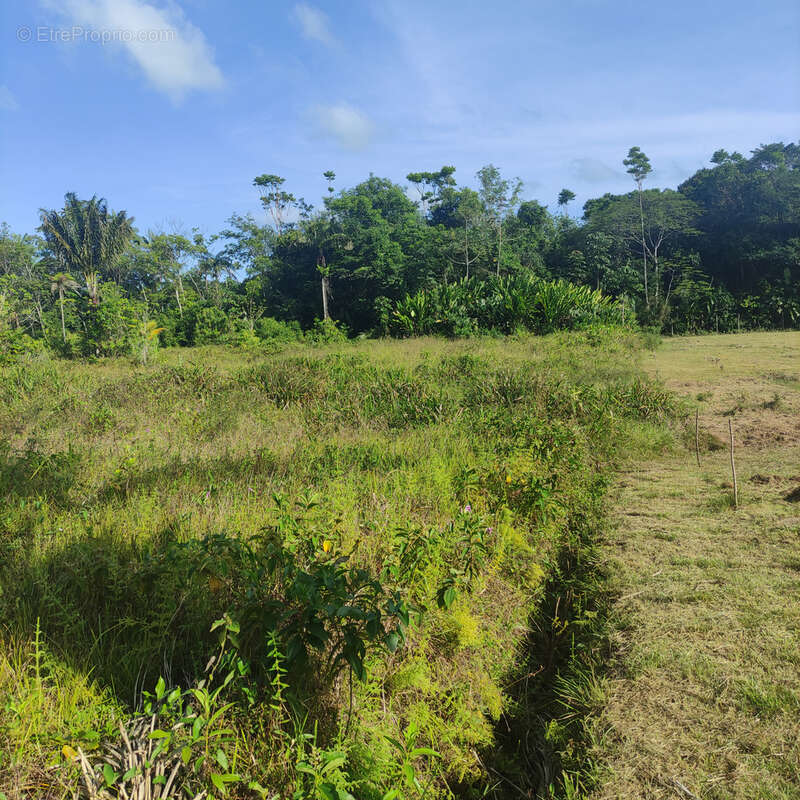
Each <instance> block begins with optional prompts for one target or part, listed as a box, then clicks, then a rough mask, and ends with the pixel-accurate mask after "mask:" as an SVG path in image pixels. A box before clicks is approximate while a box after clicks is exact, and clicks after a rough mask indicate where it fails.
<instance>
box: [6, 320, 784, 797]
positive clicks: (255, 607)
mask: <svg viewBox="0 0 800 800" xmlns="http://www.w3.org/2000/svg"><path fill="white" fill-rule="evenodd" d="M640 353H641V341H640V339H639V338H638V337H637V336H636V335H635V334H631V333H629V332H626V331H621V330H610V331H609V330H594V331H588V332H585V333H581V334H572V335H554V336H550V337H545V338H537V337H533V336H523V337H514V338H503V339H480V340H468V341H456V342H446V341H442V340H434V339H415V340H409V341H378V342H375V341H373V342H366V341H365V342H355V343H347V344H340V345H331V346H327V347H325V346H320V347H311V346H308V345H306V346H299V345H292V346H287V347H285V348H283V349H277V350H276V351H275V352H264V351H259V352H243V351H237V350H233V349H225V348H200V349H195V350H189V351H180V350H172V351H165V352H163V353H162V354H160V358H159V360H158V361H157V362H156V363H154V364H151V365H149V366H147V367H141V366H139V367H136V366H132V365H131V364H130V363H128V362H126V361H124V360H106V361H100V362H98V363H79V362H76V363H69V362H63V361H47V360H44V361H41V362H33V363H26V364H22V365H16V366H11V367H7V368H5V369H4V370H3V373H2V382H0V391H2V405H0V437H1V440H2V445H0V496H2V506H1V507H0V619H2V626H1V627H0V698H2V699H1V700H0V791H3V792H4V793H5V794H6V796H7V797H8V798H9V800H16V799H17V798H21V797H61V796H71V795H72V794H73V793H74V790H75V786H76V785H77V782H78V774H77V768H76V767H75V766H74V764H73V762H72V761H71V756H70V754H71V753H72V752H73V751H74V750H75V749H77V748H81V749H83V750H85V751H86V752H88V753H89V754H90V755H92V756H93V757H95V758H98V759H99V758H101V757H102V752H103V750H102V748H103V742H104V741H106V740H109V739H111V740H113V739H114V738H115V737H117V736H118V733H117V731H118V727H117V726H118V723H119V722H123V723H126V720H128V719H130V717H131V715H132V714H134V713H135V712H136V711H137V710H139V709H141V707H142V703H143V697H144V695H143V693H145V692H148V691H149V692H152V691H153V687H154V686H155V685H156V682H157V680H158V679H159V678H163V679H164V682H165V684H166V685H167V686H168V687H171V686H181V687H183V688H186V687H189V686H193V685H196V683H197V681H198V680H199V679H201V678H202V677H203V675H204V674H205V673H204V670H205V671H206V672H207V668H206V667H205V666H204V665H206V663H207V662H208V660H209V656H210V655H211V654H213V653H214V652H215V651H216V649H217V643H216V642H217V633H214V634H211V633H210V627H211V625H212V623H213V622H214V621H215V620H217V619H220V618H222V617H223V615H224V614H229V615H231V616H232V617H233V618H236V619H237V620H240V621H241V626H242V631H241V643H240V650H239V653H240V655H242V656H243V657H244V658H245V660H246V661H247V662H248V664H249V665H250V668H251V672H250V673H249V674H246V675H244V676H243V677H241V678H237V679H236V680H235V681H234V683H233V684H231V688H230V689H228V690H227V691H228V694H226V695H224V696H223V697H224V698H225V699H226V702H228V701H229V702H230V703H232V705H231V706H230V707H229V708H227V710H226V712H225V717H224V719H225V722H226V724H227V725H228V726H229V727H230V729H231V730H232V731H233V734H232V739H231V741H229V743H228V745H226V746H227V747H228V751H227V756H226V755H225V754H223V757H219V756H218V757H217V758H218V761H219V763H223V762H224V763H226V764H227V763H228V762H230V763H231V764H232V765H233V766H231V767H230V769H231V771H232V774H233V772H234V771H235V772H236V774H241V776H242V781H241V782H240V783H237V782H233V781H232V782H231V783H230V784H228V786H227V790H226V791H227V793H228V796H231V797H237V796H240V797H253V796H256V795H255V794H254V793H253V791H250V790H248V789H247V788H246V785H247V781H248V780H250V779H252V780H256V781H258V782H259V784H260V785H261V786H262V787H264V793H263V795H262V796H265V797H273V796H274V797H281V798H283V797H295V798H305V797H308V798H316V797H318V796H326V797H328V796H330V795H329V794H325V793H324V792H322V790H321V789H320V788H319V785H318V784H319V783H320V780H321V779H319V780H318V779H317V778H314V777H313V776H312V777H309V772H308V771H307V769H306V767H304V768H303V769H304V770H306V771H303V770H301V769H299V768H298V765H308V764H311V765H312V766H313V765H317V766H316V767H314V768H315V769H316V768H321V766H320V765H323V764H327V763H329V762H331V763H334V767H331V768H330V771H329V772H328V773H326V780H327V781H329V782H333V783H334V784H335V786H336V787H338V789H337V791H339V790H341V791H342V792H345V791H350V792H351V793H352V794H353V795H354V796H356V797H358V798H373V797H374V798H381V797H383V796H384V795H385V794H386V792H391V791H393V790H397V791H398V792H400V795H398V796H404V797H409V798H411V797H426V798H427V797H453V796H465V797H468V796H487V795H489V796H498V797H502V796H508V793H509V792H512V793H513V791H516V789H513V787H520V786H522V788H523V790H524V791H526V792H534V791H538V792H540V793H547V792H550V791H551V787H552V791H554V792H559V791H562V789H563V786H562V783H563V782H564V780H565V779H564V777H563V772H564V770H567V771H570V770H571V771H572V772H573V773H574V774H575V775H576V776H578V775H579V776H581V777H580V780H583V781H584V782H586V781H590V777H591V776H590V775H589V772H590V770H589V771H587V769H586V768H585V764H584V763H583V761H582V760H581V759H582V755H581V753H582V750H581V746H580V742H578V741H577V739H576V737H578V738H579V737H580V734H581V731H580V728H579V725H578V724H577V722H576V720H575V719H574V715H573V714H572V712H568V711H565V710H564V707H563V703H562V704H561V705H559V702H557V701H556V699H555V695H554V693H553V692H552V687H553V686H554V685H555V684H554V682H555V680H556V678H557V677H558V676H561V678H563V680H565V681H566V680H568V679H569V676H570V675H571V674H572V673H571V670H572V666H578V662H580V664H581V665H582V668H583V669H585V670H590V669H591V665H592V664H593V663H594V662H595V661H596V660H597V658H598V656H599V648H600V644H599V643H598V642H599V636H598V639H597V641H594V640H591V641H589V643H588V644H587V643H585V642H583V640H582V638H581V637H582V636H583V633H582V632H583V631H586V632H589V631H591V630H592V626H593V625H594V624H595V622H594V620H595V619H596V617H597V613H596V611H594V610H593V607H592V605H591V603H590V602H589V601H588V600H587V601H585V602H584V600H583V599H582V595H581V592H582V591H583V590H582V589H576V588H574V587H570V588H568V589H567V588H563V587H564V586H565V585H566V584H565V582H566V583H568V582H569V572H570V569H571V567H570V565H575V564H576V563H578V562H580V557H579V555H580V552H581V548H582V546H583V545H582V543H583V542H585V541H586V540H587V538H591V537H592V536H593V535H594V531H595V530H596V528H597V526H598V524H599V521H600V519H601V517H602V511H603V507H604V504H603V500H602V498H603V492H604V489H605V482H606V476H607V474H608V470H609V467H610V465H611V464H612V463H613V462H614V461H615V460H616V459H618V458H619V457H620V450H622V451H625V452H627V451H628V450H629V449H631V448H638V450H639V451H641V452H652V450H653V448H656V449H663V448H668V447H669V446H670V443H671V441H672V433H671V432H670V429H669V428H668V427H666V425H665V423H666V420H667V419H668V418H670V417H671V415H672V414H673V413H674V410H675V409H674V408H673V407H672V404H671V401H670V397H669V395H668V394H667V393H665V392H664V391H663V390H662V389H660V388H659V387H658V386H657V385H656V384H655V383H653V382H650V381H648V380H646V379H645V376H644V375H643V373H642V371H641V369H640V367H639V358H640ZM240 545H245V546H246V547H247V548H250V549H249V550H247V551H246V552H245V551H243V550H242V549H241V546H240ZM276 548H277V550H276ZM243 552H244V553H245V555H242V553H243ZM276 552H277V553H279V554H280V557H281V558H282V559H284V560H283V561H282V562H281V563H282V564H283V565H284V566H283V568H282V569H283V572H280V574H278V572H276V571H275V569H273V568H272V567H269V568H268V564H269V563H272V562H269V560H268V558H267V556H269V558H272V557H273V556H274V554H275V553H276ZM269 554H272V555H269ZM340 558H342V559H346V560H347V563H348V565H352V566H353V567H357V568H358V569H360V570H363V574H364V575H366V576H369V577H370V580H373V581H375V582H377V585H378V588H377V589H374V591H376V592H377V594H378V595H379V596H380V597H389V596H390V595H392V596H394V594H395V593H396V594H397V595H398V596H400V597H402V599H403V600H404V601H405V602H407V603H408V606H409V609H410V620H409V624H408V626H407V629H406V630H405V641H404V642H403V643H402V646H401V647H399V649H397V651H396V652H391V649H390V648H387V647H386V646H383V645H382V643H383V642H384V639H385V638H386V637H384V633H385V631H384V628H383V627H380V626H378V627H376V628H373V629H372V633H371V634H369V635H367V634H363V635H364V636H366V637H367V639H365V641H366V644H367V645H368V647H367V649H366V652H365V654H364V660H365V665H366V675H365V678H364V680H357V679H355V678H353V675H352V673H351V672H350V669H349V667H348V663H350V664H352V661H351V662H348V661H347V660H346V659H343V658H339V657H338V656H337V655H336V654H337V651H336V650H335V646H338V645H336V643H337V642H339V643H341V641H342V639H341V635H342V633H343V631H344V630H345V629H344V628H343V627H341V626H344V625H345V624H350V621H353V620H355V622H353V625H354V626H355V625H357V620H358V617H357V616H356V612H355V611H353V610H352V609H351V608H350V606H348V605H347V604H345V605H342V606H341V608H339V609H338V611H337V610H336V608H337V606H336V605H334V606H332V607H331V609H328V610H324V609H321V608H320V609H317V608H316V607H314V608H312V609H311V611H313V612H314V614H316V615H317V616H316V617H313V619H316V620H317V621H319V620H324V625H325V626H327V628H326V635H327V637H328V638H327V639H325V640H324V641H323V642H322V643H321V644H320V646H319V649H318V650H316V649H314V648H313V647H312V648H309V649H308V650H307V651H306V650H305V649H304V650H303V654H305V660H303V659H301V658H300V656H299V655H298V653H297V652H294V651H293V648H294V645H293V644H292V640H291V637H289V633H287V631H288V632H291V630H293V628H292V627H291V626H292V625H298V624H299V623H297V620H298V619H306V620H310V621H309V622H308V628H307V629H304V630H305V632H306V633H308V632H309V631H311V632H312V633H313V632H315V631H316V633H315V635H317V634H319V625H318V624H317V622H314V621H313V619H312V617H308V616H307V612H309V607H308V606H307V605H303V603H306V604H307V603H313V602H317V600H315V597H318V595H314V594H313V593H312V594H308V593H307V596H306V595H303V594H302V592H301V591H300V589H298V586H297V585H294V584H292V583H291V581H292V580H295V578H296V575H295V573H293V572H292V571H291V565H292V561H293V560H294V561H295V562H296V564H298V565H300V566H301V567H302V569H304V570H307V575H306V576H305V577H303V575H301V576H300V579H301V580H306V579H307V578H308V575H311V576H313V575H329V574H332V571H333V570H335V569H336V568H337V567H336V565H337V563H339V562H337V561H336V559H340ZM247 559H251V560H250V561H248V560H247ZM245 562H246V563H245ZM252 564H256V565H257V569H256V568H255V567H252ZM248 565H249V566H248ZM248 570H249V571H248ZM258 570H262V571H261V572H259V571H258ZM292 575H295V578H292V577H291V576H292ZM254 576H256V577H254ZM287 576H288V577H287ZM309 580H310V579H309ZM358 580H362V579H361V578H359V579H358ZM587 585H588V584H587ZM303 586H306V588H307V585H306V584H303ZM370 586H373V585H372V584H370ZM448 587H449V588H450V589H452V591H451V592H448V593H447V594H446V595H445V594H444V590H446V589H447V588H448ZM300 588H302V586H301V587H300ZM304 591H305V590H304ZM319 591H321V592H323V593H324V592H325V591H328V590H327V589H320V590H319ZM370 591H373V589H370ZM287 592H288V594H287ZM303 598H305V599H303ZM443 598H446V602H443ZM356 599H357V598H356ZM353 602H356V601H355V600H354V601H353ZM359 602H360V601H359ZM380 602H381V603H383V602H384V600H381V601H380ZM282 603H284V604H286V607H287V608H288V609H289V611H290V612H291V613H288V614H286V615H284V616H282V617H280V626H282V627H279V628H278V635H277V638H274V639H270V638H268V637H267V633H268V631H269V630H271V629H272V628H271V627H270V626H276V625H278V623H277V622H276V619H277V617H276V614H277V615H278V616H280V615H279V610H280V607H281V604H282ZM276 607H277V608H278V611H276ZM551 607H552V608H551ZM359 613H360V612H359ZM388 614H389V612H387V615H388ZM312 616H313V615H312ZM389 616H391V615H388V616H387V617H386V621H385V622H383V623H381V625H387V626H388V625H389V621H390V620H389ZM345 621H347V622H345ZM573 623H575V624H573ZM320 624H322V623H320ZM315 626H316V627H315ZM337 626H340V627H337ZM388 631H389V628H388V627H387V628H386V632H387V635H388ZM362 633H363V632H362ZM284 634H285V638H282V637H283V636H284ZM304 635H305V634H304ZM369 636H371V637H372V638H371V639H370V638H369ZM387 641H388V639H387ZM532 642H533V643H534V644H535V647H532ZM295 644H296V642H295ZM396 644H397V640H396V639H395V640H392V645H393V646H394V645H396ZM294 650H295V651H296V648H294ZM276 652H277V654H276ZM531 653H533V654H535V655H534V656H531ZM340 655H341V654H340ZM531 657H534V658H535V659H537V660H536V662H535V663H530V659H531ZM291 659H294V660H291ZM276 664H278V665H279V666H280V665H284V666H283V667H281V669H284V668H285V670H286V672H285V674H284V673H283V672H280V671H279V670H278V668H277V667H276V666H275V665H276ZM571 665H572V666H571ZM282 676H283V677H282ZM284 683H285V684H286V686H282V684H284ZM520 687H524V692H520V691H519V689H520ZM751 689H753V687H751ZM754 691H755V689H753V691H751V694H752V695H753V696H754V697H755V694H753V692H754ZM776 697H778V696H777V695H776ZM779 697H780V698H782V697H783V695H780V696H779ZM523 706H524V707H523ZM560 716H563V719H560ZM520 719H527V720H530V724H528V723H526V725H527V726H528V727H526V729H525V731H523V732H522V733H519V735H517V734H514V736H516V738H514V736H512V737H511V741H509V735H508V732H509V731H511V730H512V729H514V724H515V723H514V721H515V720H516V721H518V720H520ZM554 726H555V727H554ZM534 728H535V729H534ZM503 730H505V731H506V735H505V740H504V742H503V753H502V754H500V753H498V752H497V744H498V732H502V731H503ZM392 740H394V743H393V742H392ZM397 743H404V744H402V745H400V744H397ZM529 743H531V744H529ZM420 747H422V748H423V751H419V753H418V748H420ZM415 748H417V749H415ZM424 748H430V749H431V750H433V751H435V754H431V753H430V752H428V751H425V750H424ZM332 753H333V754H335V755H331V754H332ZM410 753H418V754H416V755H409V754H410ZM326 759H327V760H326ZM308 769H311V767H308ZM196 773H197V774H194V775H190V776H187V777H186V780H192V781H195V784H193V785H197V786H199V785H201V784H202V785H204V786H206V788H210V789H211V791H212V793H213V792H214V791H215V790H214V787H213V786H211V784H209V783H208V778H209V775H208V774H207V773H208V765H207V764H206V766H205V767H202V768H198V770H196ZM587 776H588V777H587ZM578 779H579V778H578V777H576V778H575V779H574V780H578ZM566 780H567V781H571V780H572V779H571V778H569V777H567V779H566ZM198 782H199V783H198ZM509 787H512V788H509ZM559 787H561V788H559ZM564 791H567V790H566V789H565V790H564ZM219 794H220V795H221V792H220V793H219ZM342 796H344V794H343V795H342Z"/></svg>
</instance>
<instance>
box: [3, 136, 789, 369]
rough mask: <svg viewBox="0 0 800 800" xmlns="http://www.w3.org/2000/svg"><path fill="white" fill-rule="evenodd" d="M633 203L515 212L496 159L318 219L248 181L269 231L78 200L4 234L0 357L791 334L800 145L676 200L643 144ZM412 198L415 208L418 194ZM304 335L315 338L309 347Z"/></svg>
mask: <svg viewBox="0 0 800 800" xmlns="http://www.w3.org/2000/svg"><path fill="white" fill-rule="evenodd" d="M623 163H624V165H625V167H626V169H627V171H628V173H629V174H630V175H631V178H632V184H631V188H632V190H631V191H630V192H629V193H627V194H618V195H615V194H604V195H603V196H602V197H598V198H594V199H591V200H589V201H587V202H586V203H585V205H584V207H583V216H582V218H581V219H580V220H579V221H578V220H575V219H574V218H573V217H572V216H570V214H569V213H568V212H569V204H570V203H571V202H572V201H573V200H574V199H575V195H574V194H573V193H572V192H571V191H570V190H569V189H564V190H562V192H561V193H560V195H559V197H558V207H557V209H555V210H550V209H548V208H547V207H546V206H544V205H542V204H540V203H539V202H537V201H536V200H523V199H522V190H523V185H522V182H521V181H520V180H519V179H510V178H508V177H504V176H503V175H502V174H501V172H500V171H499V170H498V169H497V168H496V167H494V166H493V165H488V166H486V167H484V168H482V169H481V170H479V171H478V173H477V175H476V178H477V182H476V186H477V189H473V188H471V187H469V186H460V185H459V184H458V183H457V180H456V176H455V172H456V170H455V168H454V167H452V166H443V167H442V168H441V169H439V170H438V171H433V172H412V173H409V174H408V176H407V180H408V182H409V185H410V186H409V187H404V186H401V185H398V184H397V183H394V182H392V181H391V180H389V179H386V178H379V177H376V176H374V175H370V176H369V177H368V178H367V179H366V180H365V181H363V182H362V183H359V184H358V185H357V186H355V187H353V188H344V189H337V187H336V185H335V183H336V176H335V173H334V172H333V171H328V172H326V173H324V177H325V179H326V180H327V182H328V189H327V196H325V197H324V198H323V199H322V202H321V203H320V204H319V205H318V206H317V207H316V208H315V207H313V206H312V205H310V204H308V203H307V202H306V201H305V200H304V199H303V198H299V197H295V195H294V194H292V192H291V191H290V189H291V186H290V185H289V184H288V183H287V181H286V180H285V179H284V178H283V177H282V176H279V175H270V174H264V175H260V176H258V177H256V178H255V179H254V181H253V185H254V188H255V190H257V191H258V192H259V195H260V199H261V203H262V205H263V209H264V217H263V218H260V219H257V218H255V217H254V216H252V215H249V214H247V215H240V214H233V215H232V216H231V217H230V219H229V220H228V221H227V224H226V226H225V228H224V229H223V230H221V231H220V232H219V233H216V234H214V235H203V234H202V233H200V232H199V231H198V230H197V229H194V230H193V231H192V232H191V233H187V232H185V231H164V230H162V231H149V232H147V233H143V232H141V231H138V230H137V229H136V228H135V226H134V219H133V218H132V217H130V216H129V215H128V214H127V213H126V212H124V211H123V212H116V213H115V212H112V211H110V210H109V208H108V206H107V203H106V201H105V200H103V199H101V198H98V197H93V198H91V199H89V200H83V199H80V198H78V197H77V196H76V195H75V194H73V193H69V194H67V195H66V196H65V204H64V207H63V209H53V210H48V209H42V210H41V211H40V219H41V224H40V226H39V227H38V229H37V231H36V233H34V234H19V233H14V232H12V231H11V230H10V229H9V228H8V226H6V225H3V226H2V227H0V353H3V354H4V355H5V356H6V357H7V356H8V355H13V354H14V353H17V352H20V351H26V350H32V349H34V350H35V349H37V348H42V347H49V348H51V349H54V350H57V351H59V352H62V353H63V354H65V355H89V356H91V355H114V354H125V353H136V354H138V355H139V356H140V357H141V358H143V359H145V360H146V359H147V357H148V353H149V352H151V351H152V349H153V348H154V347H156V346H157V345H158V344H159V343H161V344H165V345H184V346H191V345H196V344H205V343H213V342H235V343H238V344H248V343H255V344H257V343H258V342H259V341H261V340H264V339H275V338H278V339H292V338H300V337H301V336H303V335H312V336H317V337H323V338H330V337H336V336H343V335H345V334H350V335H353V334H359V333H370V334H378V335H381V334H393V335H410V334H415V333H442V334H446V335H469V334H472V333H477V332H480V331H488V330H498V331H504V332H510V331H513V330H516V329H519V328H527V329H530V330H537V331H542V332H546V331H548V330H552V329H555V328H559V327H571V326H575V325H579V324H582V323H583V322H585V321H586V320H595V319H598V318H599V319H615V320H625V319H627V320H630V321H633V320H636V321H638V322H639V323H640V324H642V325H646V326H653V327H657V328H660V329H661V330H662V331H664V332H666V333H684V332H696V331H704V330H714V331H732V330H737V329H753V328H772V327H780V328H784V327H792V326H795V325H797V324H798V322H800V145H799V144H793V143H790V144H783V143H774V144H768V145H762V146H761V147H759V148H758V149H756V150H754V151H753V152H752V154H751V156H750V157H749V158H746V157H744V156H743V155H741V154H740V153H737V152H733V153H728V152H727V151H725V150H718V151H717V152H715V153H714V154H713V156H712V158H711V161H710V166H708V167H707V168H704V169H700V170H699V171H698V172H696V173H695V174H694V175H693V176H692V177H690V178H688V179H687V180H686V181H684V182H683V183H682V184H680V186H678V188H677V190H672V189H658V188H655V187H652V186H651V185H650V182H651V181H650V178H651V169H652V168H651V164H650V161H649V159H648V157H647V156H646V154H645V153H643V152H642V151H641V150H640V149H639V148H638V147H633V148H631V149H630V151H629V153H628V156H627V158H625V159H624V161H623ZM412 198H415V199H412ZM304 332H305V334H304Z"/></svg>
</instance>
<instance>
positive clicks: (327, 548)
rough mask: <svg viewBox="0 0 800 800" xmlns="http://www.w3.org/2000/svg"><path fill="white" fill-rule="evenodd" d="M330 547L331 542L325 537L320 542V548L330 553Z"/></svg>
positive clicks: (331, 545)
mask: <svg viewBox="0 0 800 800" xmlns="http://www.w3.org/2000/svg"><path fill="white" fill-rule="evenodd" d="M331 547H333V542H332V541H331V540H330V539H326V540H325V541H324V542H323V543H322V549H323V550H324V551H325V552H326V553H330V551H331Z"/></svg>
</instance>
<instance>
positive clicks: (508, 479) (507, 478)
mask: <svg viewBox="0 0 800 800" xmlns="http://www.w3.org/2000/svg"><path fill="white" fill-rule="evenodd" d="M506 483H511V476H510V475H506Z"/></svg>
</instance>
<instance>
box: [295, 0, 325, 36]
mask: <svg viewBox="0 0 800 800" xmlns="http://www.w3.org/2000/svg"><path fill="white" fill-rule="evenodd" d="M294 18H295V19H296V20H297V21H298V22H299V23H300V28H301V30H302V31H303V36H305V37H306V38H307V39H314V40H316V41H318V42H322V44H327V45H331V44H333V43H334V38H333V35H332V34H331V32H330V29H329V28H328V18H327V17H326V16H325V14H323V13H322V11H320V10H319V9H317V8H314V7H313V6H309V5H307V4H306V3H298V4H297V5H296V6H295V7H294Z"/></svg>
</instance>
